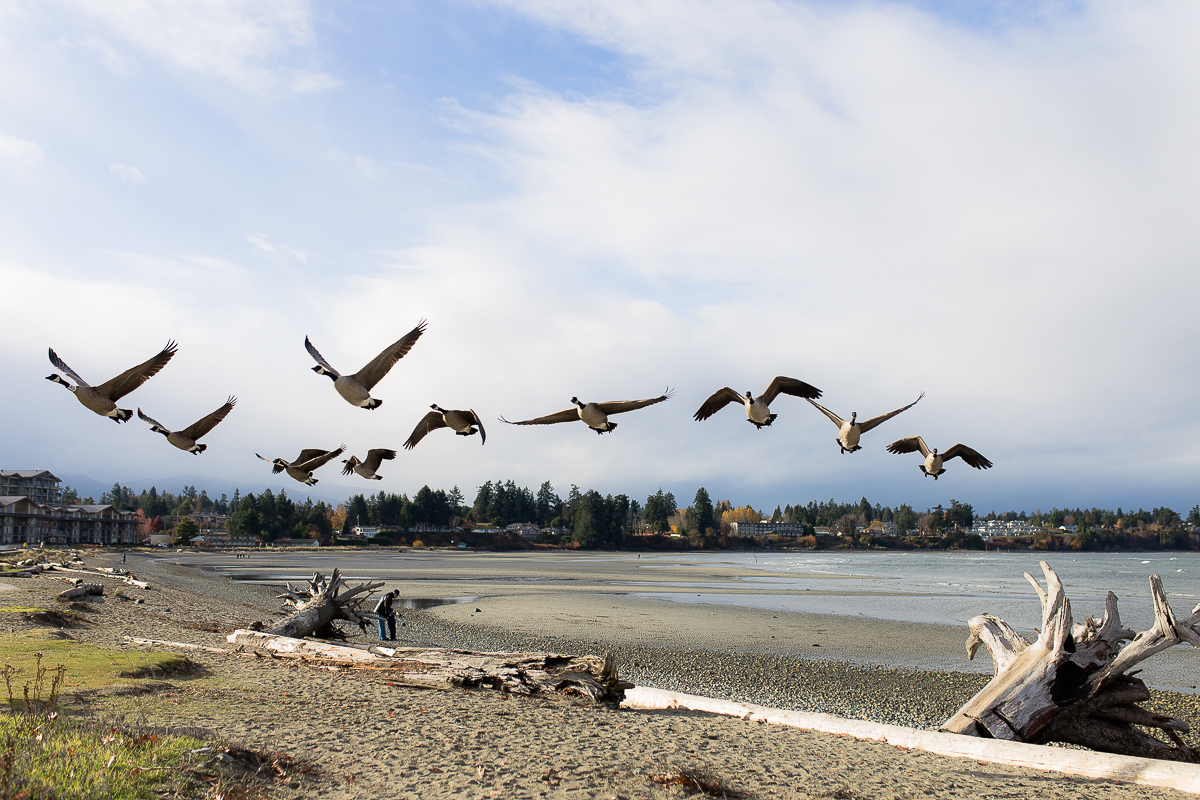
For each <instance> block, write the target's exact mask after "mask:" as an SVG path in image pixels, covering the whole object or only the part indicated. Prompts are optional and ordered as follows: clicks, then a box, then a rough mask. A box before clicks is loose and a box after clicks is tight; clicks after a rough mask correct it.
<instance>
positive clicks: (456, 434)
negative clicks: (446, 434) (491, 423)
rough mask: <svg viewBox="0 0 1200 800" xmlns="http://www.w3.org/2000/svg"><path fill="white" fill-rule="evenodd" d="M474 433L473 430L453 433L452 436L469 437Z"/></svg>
mask: <svg viewBox="0 0 1200 800" xmlns="http://www.w3.org/2000/svg"><path fill="white" fill-rule="evenodd" d="M474 432H475V431H473V430H470V431H455V432H454V435H455V436H470V435H471V434H472V433H474Z"/></svg>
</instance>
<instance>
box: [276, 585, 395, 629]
mask: <svg viewBox="0 0 1200 800" xmlns="http://www.w3.org/2000/svg"><path fill="white" fill-rule="evenodd" d="M381 586H383V582H382V581H380V582H378V583H360V584H359V585H358V586H355V587H354V588H353V589H350V588H348V587H347V584H346V581H345V580H344V579H343V578H342V574H341V571H340V570H338V569H336V568H335V569H334V570H333V573H332V574H331V575H330V576H329V578H328V579H326V578H325V576H324V575H322V574H321V573H319V572H317V573H314V574H313V576H312V580H310V581H309V582H308V585H307V586H301V587H298V588H295V589H293V588H292V585H291V584H290V583H289V584H286V587H287V588H286V589H285V590H284V591H285V594H281V595H279V599H281V600H283V601H284V608H285V610H288V611H291V612H292V613H291V615H290V616H288V617H286V618H285V619H282V620H280V621H279V622H277V623H275V624H274V625H272V626H271V627H269V628H267V629H266V630H265V632H266V633H269V634H274V635H277V636H286V637H289V638H292V639H303V638H304V637H306V636H317V637H319V638H322V639H339V638H345V635H344V634H343V633H342V632H341V631H339V630H338V629H337V628H336V627H334V625H333V623H334V621H335V620H346V621H347V622H353V623H354V624H355V625H357V626H358V627H359V629H360V630H365V629H366V627H367V625H368V624H372V623H374V622H375V620H376V619H377V617H376V616H375V614H374V612H368V611H362V610H360V609H359V606H360V605H361V604H362V602H363V601H364V600H366V599H367V598H368V597H370V596H371V594H373V593H374V592H375V590H376V589H378V588H379V587H381ZM343 590H344V591H343Z"/></svg>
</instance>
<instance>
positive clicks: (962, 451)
mask: <svg viewBox="0 0 1200 800" xmlns="http://www.w3.org/2000/svg"><path fill="white" fill-rule="evenodd" d="M952 458H961V459H962V460H963V461H965V462H967V465H968V466H971V467H974V468H975V469H988V468H990V467H991V466H992V462H990V461H988V460H987V459H986V458H984V457H983V455H982V454H981V453H980V452H979V451H978V450H973V449H971V448H970V447H967V446H966V445H965V444H956V445H954V447H951V448H950V449H949V450H947V451H946V452H944V453H942V460H943V461H949V460H950V459H952Z"/></svg>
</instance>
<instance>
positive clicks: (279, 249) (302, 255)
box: [246, 233, 308, 264]
mask: <svg viewBox="0 0 1200 800" xmlns="http://www.w3.org/2000/svg"><path fill="white" fill-rule="evenodd" d="M270 238H271V237H269V236H268V235H267V234H265V233H248V234H246V241H248V242H250V244H252V245H253V246H254V247H255V249H257V250H259V251H261V252H263V253H283V254H285V255H289V256H291V257H292V258H294V259H296V260H297V261H299V262H300V263H302V264H305V263H308V253H307V252H305V251H304V250H301V249H299V248H297V247H288V246H287V245H283V244H275V243H274V242H272V241H271V240H270Z"/></svg>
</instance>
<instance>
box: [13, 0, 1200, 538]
mask: <svg viewBox="0 0 1200 800" xmlns="http://www.w3.org/2000/svg"><path fill="white" fill-rule="evenodd" d="M1198 39H1200V6H1198V5H1197V4H1196V3H1194V2H1190V0H1179V1H1178V2H1168V1H1164V2H1145V3H1137V4H1130V3H1118V2H1103V1H1097V2H1083V1H1079V2H1017V1H1016V0H1014V1H1013V2H1002V3H984V2H978V3H957V2H956V3H949V2H936V1H934V0H914V2H900V1H898V0H896V1H893V2H882V1H881V2H849V3H839V2H831V0H814V2H781V1H777V0H738V1H737V2H729V1H726V2H715V1H713V0H690V1H689V2H682V0H628V1H627V0H606V2H604V3H586V2H576V1H573V0H449V1H448V2H423V1H422V0H394V2H384V0H362V1H361V2H344V3H343V2H339V3H332V2H316V1H315V0H313V1H308V0H270V1H269V2H254V1H252V0H177V1H176V2H167V1H166V0H0V74H2V75H4V76H5V79H4V80H3V81H0V286H3V295H2V298H3V299H2V302H0V337H2V340H3V343H4V348H3V349H4V353H5V355H6V356H7V358H6V363H5V369H4V376H3V379H2V380H0V419H3V420H4V422H3V425H2V428H0V430H2V433H0V467H3V468H5V469H34V468H37V469H50V470H51V471H53V472H55V473H56V474H59V475H86V476H89V477H91V478H93V479H95V480H97V481H100V482H101V483H103V484H105V485H111V483H112V482H114V481H120V482H122V483H124V484H129V485H134V486H135V488H137V485H138V484H139V483H154V484H156V485H157V486H158V487H159V488H160V489H169V490H171V491H177V490H178V489H179V488H181V486H182V481H183V479H184V478H183V477H181V476H186V478H187V479H188V482H191V483H196V484H197V485H198V486H199V487H200V488H204V487H205V486H206V485H208V486H225V485H239V486H241V487H255V488H256V489H258V488H261V487H263V486H271V487H273V488H274V489H275V490H277V491H278V490H279V489H286V490H287V491H288V493H289V495H291V496H301V495H303V494H304V487H303V486H302V485H301V484H299V483H296V482H294V481H292V480H291V479H289V478H287V477H286V476H272V475H271V474H270V467H269V466H268V465H267V464H264V463H263V462H261V461H259V460H258V459H256V458H255V453H261V454H263V455H265V456H267V457H268V458H272V457H275V456H280V457H283V458H285V459H292V458H294V457H295V455H296V454H297V453H298V452H299V451H300V450H301V449H304V448H322V449H332V448H336V447H337V446H338V445H340V444H342V443H345V444H347V445H348V447H349V450H348V452H349V453H353V454H356V455H358V456H359V457H360V458H362V457H363V456H364V455H365V452H366V450H368V449H369V448H377V447H386V448H393V449H396V450H400V454H399V456H398V457H397V458H396V459H395V460H394V461H391V462H385V465H384V466H385V468H382V469H381V470H380V471H381V473H382V474H383V476H384V479H383V480H382V481H372V482H370V483H367V482H364V481H363V480H362V479H360V478H357V477H354V478H353V479H352V478H349V477H343V476H342V475H341V474H340V473H339V471H338V467H340V466H341V464H340V462H335V463H333V464H330V465H328V466H326V467H324V468H323V469H322V470H321V471H320V472H318V473H317V477H318V478H319V479H320V481H321V483H320V484H318V486H316V487H314V490H313V492H314V495H313V496H314V497H318V496H321V497H324V498H326V499H339V498H344V497H345V496H346V495H348V494H349V493H350V492H351V491H370V492H376V491H381V490H382V491H388V492H405V493H408V494H410V495H411V494H413V493H414V492H415V491H416V490H417V489H419V488H420V487H421V486H422V485H425V484H427V485H429V486H431V487H433V488H435V489H436V488H443V489H450V488H451V487H452V486H458V487H460V490H461V491H462V492H463V494H464V495H465V496H466V497H467V499H468V501H469V500H470V499H471V498H473V497H474V495H475V490H476V487H478V486H479V485H480V484H482V483H483V482H484V481H486V480H496V479H504V480H507V479H512V480H514V481H516V482H517V484H518V485H522V486H529V487H531V488H533V489H535V490H536V488H537V487H538V485H540V484H541V483H542V482H543V481H547V480H548V481H550V482H551V483H552V484H553V486H554V488H555V489H556V491H558V492H559V494H560V495H562V496H564V497H565V496H566V494H567V492H568V491H569V490H570V487H571V485H572V484H576V485H578V486H580V487H582V488H583V489H596V490H598V491H600V492H602V493H605V494H608V493H614V494H615V493H625V494H627V495H629V496H630V497H632V498H634V499H639V500H640V499H643V498H645V497H646V496H647V495H648V494H651V493H653V492H655V491H656V490H657V489H659V488H660V487H661V488H663V489H664V490H665V491H671V492H673V493H674V494H675V495H676V497H677V498H678V499H679V500H680V501H681V504H686V503H689V502H690V501H691V499H692V497H693V496H694V494H695V492H696V489H697V488H698V487H700V486H704V487H705V488H707V490H708V492H709V494H710V495H711V496H713V497H714V498H721V499H729V500H731V501H732V502H734V504H736V505H741V504H746V503H749V504H751V505H753V506H755V507H756V508H760V509H766V510H767V511H768V512H769V511H770V510H771V509H772V508H774V507H775V506H776V505H785V504H787V503H806V502H808V501H810V500H818V501H820V500H827V499H830V498H834V499H837V500H838V501H857V500H858V499H859V498H860V497H864V496H865V497H867V498H868V499H869V500H870V501H872V502H877V503H881V504H884V505H892V506H895V505H897V504H900V503H910V504H912V505H913V506H914V507H915V508H917V509H918V510H922V509H925V508H928V507H932V506H933V505H935V504H938V503H941V504H944V505H948V504H949V502H950V500H951V499H957V500H959V501H960V502H968V503H971V504H972V505H973V506H974V507H975V509H976V511H978V512H987V511H989V510H996V511H1003V510H1009V509H1013V510H1019V509H1024V510H1027V511H1033V510H1035V509H1039V508H1040V509H1043V510H1048V509H1049V508H1051V507H1076V506H1081V507H1091V506H1099V507H1104V508H1115V507H1117V506H1122V507H1125V508H1130V507H1144V508H1146V509H1150V508H1152V507H1155V506H1170V507H1172V508H1174V509H1176V510H1178V511H1180V512H1181V513H1185V514H1186V513H1187V510H1188V509H1190V508H1191V507H1192V506H1193V505H1195V504H1197V503H1200V419H1197V416H1196V413H1195V411H1196V408H1197V397H1200V369H1198V367H1200V355H1198V353H1200V347H1197V340H1198V337H1197V333H1198V332H1200V316H1198V315H1197V313H1196V309H1197V300H1196V298H1197V297H1200V269H1198V267H1200V263H1198V262H1200V225H1197V224H1196V217H1197V210H1198V205H1200V201H1198V198H1200V148H1197V146H1196V142H1198V141H1200V49H1198V48H1196V47H1195V42H1196V41H1197V40H1198ZM422 319H426V320H428V331H427V332H426V334H425V335H424V336H423V337H422V338H421V340H420V341H419V342H418V343H417V345H416V346H415V347H414V348H413V350H412V351H411V352H410V353H409V355H408V356H407V357H405V358H404V359H403V360H401V361H400V362H399V363H398V364H397V365H396V367H395V368H394V369H393V370H392V371H391V373H389V375H388V376H387V377H386V378H384V379H383V380H382V381H381V382H380V383H379V385H378V386H377V387H376V388H375V390H374V391H373V396H375V397H377V398H380V399H382V400H383V405H382V406H381V407H380V408H379V409H377V410H375V411H365V410H362V409H359V408H355V407H353V406H351V405H349V404H347V403H346V402H345V401H343V400H342V399H341V398H340V397H339V396H338V395H337V394H336V393H335V392H334V390H333V388H332V386H331V385H330V382H329V381H328V379H326V378H323V377H320V376H318V375H316V374H314V373H313V372H311V371H310V368H311V367H312V366H313V365H314V362H313V361H312V359H311V358H310V357H309V356H308V354H307V353H306V352H305V350H304V346H303V342H304V338H305V336H308V337H311V339H312V341H313V342H314V344H315V345H316V346H317V347H318V348H319V349H320V350H321V352H322V354H323V355H324V356H325V357H326V358H327V359H328V360H329V361H330V362H331V363H332V364H333V365H334V366H335V367H336V368H338V369H341V370H343V371H346V372H353V371H356V370H357V369H358V368H360V367H361V366H362V365H364V364H365V363H366V362H367V361H369V360H370V359H371V358H372V357H374V355H375V354H377V353H378V352H379V351H380V350H382V349H383V348H384V347H385V346H386V345H388V344H390V343H391V342H393V341H395V340H396V339H398V338H399V337H400V336H402V335H403V334H404V333H406V332H407V331H409V330H410V329H411V328H412V327H413V326H414V325H416V324H417V322H418V321H420V320H422ZM168 339H175V340H177V341H178V342H179V351H178V354H177V355H176V356H175V358H174V359H173V360H172V361H171V362H170V364H168V365H167V367H166V368H165V369H163V371H162V372H161V373H159V375H157V376H156V377H154V378H152V379H151V380H150V381H149V382H147V383H146V384H145V385H144V386H142V387H141V388H139V389H138V390H136V391H135V392H133V393H132V394H130V395H128V396H127V397H125V398H124V399H123V400H122V401H121V402H120V403H119V405H120V406H121V407H124V408H134V409H136V408H141V409H142V410H143V411H145V413H147V414H149V415H150V416H152V417H154V418H156V419H158V420H159V421H161V422H162V423H164V424H165V425H167V426H168V427H172V428H183V427H185V426H187V425H188V424H190V423H191V422H193V421H195V420H196V419H198V418H200V417H202V416H204V415H205V414H207V413H209V412H210V411H212V410H214V409H215V408H217V407H218V406H220V405H221V404H222V403H223V402H224V401H225V398H226V397H227V396H228V395H231V394H232V395H236V396H237V397H238V404H237V407H236V408H235V409H234V411H233V412H232V413H231V414H230V415H229V417H228V419H226V420H225V422H224V423H222V424H221V425H220V426H218V427H217V428H216V429H215V430H213V431H212V432H211V433H210V434H208V436H206V437H205V438H204V440H203V441H204V442H205V443H206V444H208V450H207V451H206V452H205V453H203V454H201V455H199V456H193V455H191V454H188V453H185V452H183V451H180V450H177V449H175V448H174V447H171V446H170V445H169V444H167V443H166V442H165V440H164V439H163V438H162V437H160V436H158V435H156V434H154V433H152V432H150V430H149V428H148V427H147V426H146V425H145V424H144V423H142V422H141V421H139V420H138V419H137V418H136V417H135V418H134V419H133V420H132V421H130V422H128V423H126V424H123V425H115V424H113V423H112V422H111V421H109V420H106V419H102V418H101V417H99V416H97V415H95V414H93V413H92V412H90V411H88V410H87V409H85V408H84V407H82V406H81V405H80V404H79V403H78V402H77V401H76V400H75V399H74V398H73V397H71V396H70V395H69V394H68V393H67V392H66V391H64V390H63V388H62V387H60V386H55V385H54V384H52V383H50V382H49V381H46V380H44V378H45V377H46V376H47V375H49V374H51V372H52V371H53V370H52V366H51V364H50V363H49V361H48V360H47V348H49V347H53V348H54V349H55V351H56V352H57V353H58V354H59V355H60V356H61V357H62V358H63V359H64V360H65V361H66V362H67V363H68V364H69V365H70V366H71V367H72V368H74V369H75V371H77V372H78V373H79V374H80V375H82V376H83V377H84V379H85V380H88V381H89V382H90V383H93V384H98V383H101V382H103V381H105V380H107V379H109V378H111V377H113V376H115V375H116V374H118V373H119V372H121V371H123V370H125V369H127V368H128V367H131V366H133V365H135V364H138V363H140V362H142V361H144V360H145V359H147V358H149V357H150V356H152V355H153V354H155V353H156V352H158V350H159V349H160V348H161V347H162V346H163V344H165V343H166V341H167V340H168ZM776 375H785V376H790V377H794V378H799V379H801V380H804V381H807V382H809V383H811V384H813V385H815V386H817V387H819V388H820V389H821V390H822V391H823V392H824V394H823V396H822V399H821V401H820V402H821V403H822V404H824V405H826V406H827V407H829V408H830V409H832V410H833V411H835V412H837V413H839V414H840V415H842V416H843V417H846V416H849V414H850V412H851V411H857V412H858V413H859V416H860V417H862V418H866V417H871V416H875V415H876V414H879V413H883V412H885V411H890V410H892V409H894V408H898V407H900V406H902V405H905V404H907V403H910V402H912V401H913V400H914V399H915V398H916V397H917V396H918V395H920V394H921V392H926V396H925V398H924V399H923V400H922V401H921V402H920V403H919V404H918V405H917V406H916V407H914V408H912V409H910V410H909V411H906V412H905V413H904V414H902V415H900V416H898V417H896V418H894V419H892V420H890V421H888V422H886V423H884V425H882V426H880V427H879V428H876V429H875V430H873V431H871V432H869V433H868V434H866V435H864V437H863V442H862V444H863V449H862V450H860V451H859V452H856V453H853V454H848V455H843V454H841V453H840V452H839V448H838V446H837V444H836V443H835V441H834V439H835V436H836V433H837V431H836V429H835V428H834V426H833V425H832V424H831V423H830V422H829V421H828V420H827V419H826V418H825V417H824V416H822V415H821V414H820V413H819V412H817V411H816V410H815V409H813V408H811V407H810V406H809V405H808V404H807V403H806V402H804V401H803V400H800V399H797V398H792V397H787V396H781V397H780V398H779V399H777V400H776V401H775V403H774V404H773V405H772V411H773V412H775V413H777V414H778V415H779V416H778V419H777V420H776V422H775V423H774V424H773V425H772V426H771V427H770V428H766V429H764V430H761V431H760V430H756V429H755V428H754V427H753V426H751V425H748V424H747V423H746V417H745V413H744V411H743V410H742V409H740V408H738V407H737V406H729V407H727V408H726V409H724V410H722V411H721V412H719V413H718V414H716V415H715V416H714V417H712V418H711V419H709V420H707V421H705V422H703V423H697V422H695V421H694V420H693V419H692V414H693V413H694V412H695V410H696V409H697V408H698V407H699V406H700V404H701V403H702V402H703V400H704V399H705V398H706V397H707V396H708V395H709V394H711V393H712V392H714V391H716V390H717V389H719V388H721V387H722V386H730V387H732V388H734V389H735V390H737V391H738V392H745V391H747V390H750V391H753V392H754V393H755V394H758V393H761V392H762V391H763V390H764V389H765V388H766V386H767V384H768V383H769V382H770V380H771V379H772V378H773V377H774V376H776ZM668 386H669V387H671V388H672V389H673V390H674V396H673V397H672V399H671V400H669V401H667V402H665V403H662V404H659V405H656V406H653V407H650V408H647V409H644V410H641V411H638V412H634V413H630V414H626V415H622V416H620V417H617V418H615V419H614V421H615V422H617V423H618V429H617V430H615V431H614V432H612V433H611V434H605V435H603V436H597V435H596V434H595V433H593V432H591V431H589V430H588V429H587V428H586V427H585V426H584V425H583V423H571V424H565V425H554V426H545V427H540V426H539V427H514V426H508V425H505V424H503V423H502V422H499V421H498V420H497V418H498V417H499V416H501V415H503V416H505V417H506V418H508V419H510V420H520V419H527V418H531V417H537V416H541V415H544V414H548V413H551V412H555V411H559V410H561V409H564V408H567V407H569V405H570V399H571V397H572V396H576V395H577V396H579V397H580V398H581V399H583V400H585V401H606V400H629V399H639V398H648V397H654V396H657V395H659V394H661V393H662V392H663V391H664V389H665V388H666V387H668ZM431 403H438V404H439V405H441V406H443V407H447V408H472V409H474V410H475V411H477V412H478V413H479V415H480V417H481V418H483V420H484V421H485V424H486V427H487V432H488V439H487V443H486V445H483V446H481V445H480V441H479V438H478V437H471V438H464V437H457V436H453V435H452V434H451V433H450V432H449V431H435V432H434V433H432V434H430V435H429V436H428V437H427V438H426V439H425V440H424V441H422V442H421V443H420V444H419V445H418V446H417V447H416V448H415V449H414V450H412V451H404V450H402V449H401V447H400V446H401V444H402V443H403V442H404V441H405V439H406V438H407V437H408V435H409V433H410V432H411V430H412V429H413V427H414V426H415V425H416V423H417V422H418V421H419V420H420V419H421V417H422V416H423V415H424V414H425V413H426V412H427V411H428V408H429V405H430V404H431ZM914 434H919V435H921V436H923V437H924V438H925V440H926V441H927V442H928V443H929V445H930V446H931V447H939V448H941V449H943V450H944V449H946V448H948V447H949V446H951V445H952V444H955V443H958V442H961V443H963V444H966V445H969V446H971V447H973V448H975V449H976V450H978V451H980V452H981V453H983V454H984V455H985V456H986V457H987V458H989V459H990V460H991V461H992V462H993V463H994V464H995V467H994V468H993V469H991V470H987V471H976V470H973V469H970V468H968V467H967V466H966V465H965V464H963V462H961V461H951V462H949V464H948V465H947V470H948V471H947V472H946V473H945V474H944V475H943V476H942V477H941V478H940V479H939V480H938V481H936V482H935V481H933V480H931V479H929V478H926V477H925V476H923V475H922V474H921V472H920V470H919V468H918V465H919V464H920V461H921V459H920V457H919V456H918V455H916V454H908V455H892V454H889V453H888V452H886V450H885V446H886V445H887V444H888V443H890V442H892V441H894V440H896V439H899V438H901V437H905V436H911V435H914ZM69 482H70V481H68V483H69ZM176 483H178V484H179V485H178V486H177V485H174V484H176ZM243 490H244V489H243Z"/></svg>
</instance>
